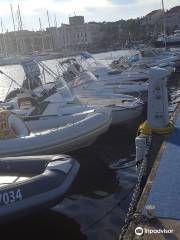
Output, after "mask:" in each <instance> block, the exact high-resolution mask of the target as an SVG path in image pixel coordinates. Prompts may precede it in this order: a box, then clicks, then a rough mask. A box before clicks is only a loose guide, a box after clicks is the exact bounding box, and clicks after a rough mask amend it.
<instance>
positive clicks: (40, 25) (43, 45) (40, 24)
mask: <svg viewBox="0 0 180 240" xmlns="http://www.w3.org/2000/svg"><path fill="white" fill-rule="evenodd" d="M39 27H40V31H41V39H42V47H43V51H44V50H45V44H44V36H43V29H42V23H41V19H40V18H39Z"/></svg>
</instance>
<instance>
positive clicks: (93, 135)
mask: <svg viewBox="0 0 180 240" xmlns="http://www.w3.org/2000/svg"><path fill="white" fill-rule="evenodd" d="M71 117H72V122H66V124H62V125H59V126H58V127H54V128H49V129H48V130H39V129H38V127H37V126H36V124H40V123H42V124H43V121H45V122H46V123H47V120H46V118H48V116H46V117H45V120H44V119H43V118H42V119H40V120H35V119H30V120H29V121H26V122H25V123H26V125H27V126H28V127H32V129H31V132H30V134H28V135H26V136H23V135H20V134H19V135H18V134H17V135H16V137H13V138H8V139H1V140H0V155H1V157H4V156H6V157H8V156H15V157H16V156H20V155H41V154H55V153H65V152H70V151H74V150H77V149H80V148H83V147H87V146H89V145H91V144H92V143H93V142H94V141H95V140H96V139H97V137H98V136H100V135H101V134H103V133H104V132H106V131H107V130H108V128H109V126H110V124H111V113H110V111H109V110H108V109H104V111H102V108H101V109H100V110H99V111H98V110H92V109H91V110H90V111H86V112H82V113H80V114H79V116H78V117H77V118H76V116H75V117H74V118H73V116H72V115H71ZM53 120H54V118H53V117H51V121H52V122H53ZM34 126H35V127H34ZM38 126H39V125H38ZM33 127H34V128H37V129H38V130H37V131H35V129H33Z"/></svg>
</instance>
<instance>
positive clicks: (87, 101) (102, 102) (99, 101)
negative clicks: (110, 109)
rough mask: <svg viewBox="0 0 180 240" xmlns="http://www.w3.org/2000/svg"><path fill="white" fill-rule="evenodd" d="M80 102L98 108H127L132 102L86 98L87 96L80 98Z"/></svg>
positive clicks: (118, 99) (93, 97) (117, 99)
mask: <svg viewBox="0 0 180 240" xmlns="http://www.w3.org/2000/svg"><path fill="white" fill-rule="evenodd" d="M78 99H79V101H80V102H82V103H85V104H92V105H96V106H115V105H116V106H121V105H122V106H126V104H127V105H128V104H129V103H130V101H132V100H127V99H121V98H110V97H109V98H107V97H95V96H92V97H89V96H88V97H86V96H78Z"/></svg>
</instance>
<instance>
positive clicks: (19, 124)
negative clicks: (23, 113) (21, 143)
mask: <svg viewBox="0 0 180 240" xmlns="http://www.w3.org/2000/svg"><path fill="white" fill-rule="evenodd" d="M8 124H9V127H10V128H11V129H12V130H13V131H14V133H15V134H16V136H17V137H25V136H28V135H29V134H30V129H29V128H28V127H27V126H26V124H25V122H24V121H23V120H22V119H21V118H20V117H18V116H17V115H16V114H13V113H10V115H9V117H8Z"/></svg>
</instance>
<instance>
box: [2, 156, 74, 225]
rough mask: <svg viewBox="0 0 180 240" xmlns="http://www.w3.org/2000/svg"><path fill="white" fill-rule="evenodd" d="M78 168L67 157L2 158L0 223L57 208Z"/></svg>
mask: <svg viewBox="0 0 180 240" xmlns="http://www.w3.org/2000/svg"><path fill="white" fill-rule="evenodd" d="M78 169H79V163H78V162H76V161H75V160H74V159H72V158H71V157H69V156H66V155H54V156H50V155H48V156H35V157H30V156H27V157H24V156H23V157H22V156H21V157H10V158H0V223H2V222H5V221H8V220H11V219H13V218H17V217H20V216H24V215H27V214H32V211H39V210H41V209H43V208H49V207H52V206H54V205H55V204H56V203H57V202H59V201H60V200H62V198H63V196H64V194H65V193H66V191H67V190H68V189H69V187H70V185H71V184H72V182H73V180H74V179H75V177H76V174H77V172H78Z"/></svg>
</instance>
